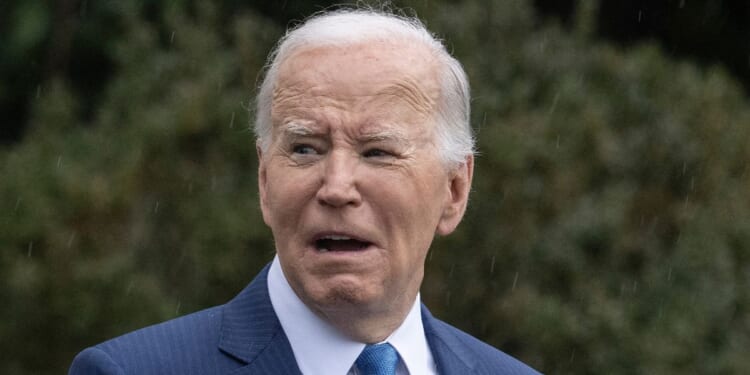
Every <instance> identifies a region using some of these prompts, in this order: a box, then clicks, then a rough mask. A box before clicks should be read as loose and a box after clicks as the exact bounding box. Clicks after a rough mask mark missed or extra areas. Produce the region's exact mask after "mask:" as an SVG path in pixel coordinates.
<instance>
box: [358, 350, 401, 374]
mask: <svg viewBox="0 0 750 375" xmlns="http://www.w3.org/2000/svg"><path fill="white" fill-rule="evenodd" d="M397 363H398V352H396V349H394V348H393V346H391V344H389V343H382V344H375V345H367V346H365V350H363V351H362V353H361V354H360V355H359V357H357V361H356V364H357V369H358V370H359V372H360V373H361V374H362V375H394V374H395V373H396V364H397Z"/></svg>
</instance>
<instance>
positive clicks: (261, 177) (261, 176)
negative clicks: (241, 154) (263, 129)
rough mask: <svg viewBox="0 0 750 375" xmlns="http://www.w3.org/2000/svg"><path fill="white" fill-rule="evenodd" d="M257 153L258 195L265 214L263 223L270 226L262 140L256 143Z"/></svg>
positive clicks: (262, 211)
mask: <svg viewBox="0 0 750 375" xmlns="http://www.w3.org/2000/svg"><path fill="white" fill-rule="evenodd" d="M255 151H256V152H257V153H258V195H260V211H261V213H262V214H263V221H264V222H265V223H266V225H268V223H269V219H270V217H269V216H268V215H269V210H268V204H267V201H266V198H267V194H266V192H267V191H268V187H267V181H268V180H267V176H266V163H265V160H263V148H262V147H261V144H260V140H257V141H256V142H255Z"/></svg>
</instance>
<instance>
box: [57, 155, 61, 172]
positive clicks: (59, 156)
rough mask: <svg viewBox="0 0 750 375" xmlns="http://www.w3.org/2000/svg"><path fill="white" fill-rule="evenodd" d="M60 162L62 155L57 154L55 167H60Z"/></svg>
mask: <svg viewBox="0 0 750 375" xmlns="http://www.w3.org/2000/svg"><path fill="white" fill-rule="evenodd" d="M60 163H62V155H57V168H58V169H59V168H60Z"/></svg>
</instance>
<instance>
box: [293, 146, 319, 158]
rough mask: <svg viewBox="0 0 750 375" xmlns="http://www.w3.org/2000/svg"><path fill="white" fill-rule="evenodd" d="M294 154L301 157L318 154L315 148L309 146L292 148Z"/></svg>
mask: <svg viewBox="0 0 750 375" xmlns="http://www.w3.org/2000/svg"><path fill="white" fill-rule="evenodd" d="M292 153H295V154H300V155H314V154H317V153H318V152H317V151H315V148H313V146H310V145H308V144H298V145H293V146H292Z"/></svg>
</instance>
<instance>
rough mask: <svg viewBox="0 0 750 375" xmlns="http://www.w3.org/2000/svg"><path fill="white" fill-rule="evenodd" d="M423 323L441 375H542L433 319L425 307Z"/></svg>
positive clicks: (423, 309) (466, 334)
mask: <svg viewBox="0 0 750 375" xmlns="http://www.w3.org/2000/svg"><path fill="white" fill-rule="evenodd" d="M422 321H423V325H424V329H425V335H426V336H427V342H428V343H429V345H430V349H431V350H432V352H433V356H434V358H435V362H436V364H437V368H438V373H440V374H488V375H489V374H493V375H496V374H507V375H533V374H539V372H537V371H536V370H534V369H533V368H531V367H529V366H528V365H526V364H524V363H523V362H521V361H519V360H517V359H515V358H513V357H511V356H509V355H508V354H505V353H503V352H502V351H500V350H498V349H496V348H494V347H492V346H490V345H488V344H486V343H484V342H482V341H480V340H478V339H477V338H475V337H473V336H471V335H469V334H468V333H466V332H463V331H461V330H460V329H458V328H456V327H453V326H451V325H450V324H448V323H445V322H443V321H442V320H439V319H437V318H435V317H433V316H432V315H431V314H430V312H429V311H428V310H427V308H425V307H424V306H423V307H422Z"/></svg>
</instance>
